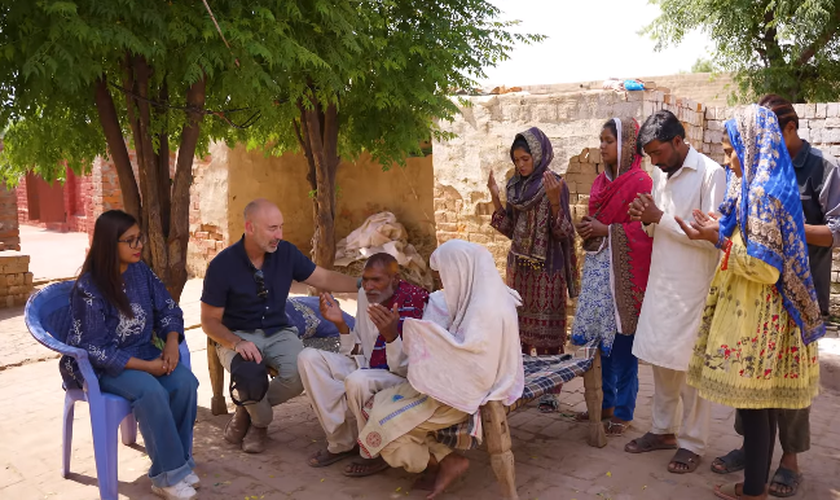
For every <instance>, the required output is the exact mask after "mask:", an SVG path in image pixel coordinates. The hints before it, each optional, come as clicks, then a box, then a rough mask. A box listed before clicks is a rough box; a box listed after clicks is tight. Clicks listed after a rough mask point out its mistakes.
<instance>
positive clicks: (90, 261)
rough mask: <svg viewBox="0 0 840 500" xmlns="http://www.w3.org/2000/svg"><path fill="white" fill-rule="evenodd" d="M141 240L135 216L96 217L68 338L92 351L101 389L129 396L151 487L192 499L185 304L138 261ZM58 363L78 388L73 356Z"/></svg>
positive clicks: (192, 394)
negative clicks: (182, 355) (182, 348)
mask: <svg viewBox="0 0 840 500" xmlns="http://www.w3.org/2000/svg"><path fill="white" fill-rule="evenodd" d="M143 243H144V239H143V234H142V233H141V232H140V228H139V227H138V225H137V221H136V220H135V219H134V217H132V216H131V215H129V214H127V213H125V212H122V211H120V210H109V211H108V212H105V213H103V214H102V215H101V216H99V218H98V219H97V220H96V226H95V227H94V232H93V243H92V244H91V248H90V251H89V252H88V254H87V258H86V259H85V263H84V265H83V266H82V272H81V275H80V276H79V279H78V281H76V286H75V287H74V288H73V291H72V293H71V296H70V307H71V311H72V318H73V326H72V329H71V331H70V334H69V335H68V337H67V343H68V344H70V345H73V346H76V347H80V348H82V349H84V350H86V351H87V352H88V355H89V357H90V362H91V364H92V365H93V368H94V370H95V371H96V374H97V376H98V377H99V386H100V387H101V389H102V391H104V392H109V393H112V394H116V395H118V396H121V397H124V398H126V399H128V400H129V401H131V406H132V408H133V410H134V415H135V417H136V418H137V422H138V424H139V426H140V433H141V434H142V435H143V440H144V441H145V443H146V451H147V452H148V454H149V458H151V460H152V466H151V468H150V469H149V477H150V478H151V480H152V491H153V492H154V493H155V494H157V495H159V496H161V497H163V498H167V499H178V500H181V499H191V498H195V496H196V491H195V488H196V487H197V486H198V481H199V479H198V476H197V475H196V474H195V473H194V472H193V468H194V467H195V462H193V459H192V456H191V451H192V432H191V430H192V427H193V424H194V423H195V415H196V389H197V388H198V380H196V378H195V376H194V375H193V374H192V372H191V371H190V370H189V369H188V368H186V367H185V366H184V365H183V364H181V363H180V359H179V351H178V346H179V343H180V342H182V341H183V339H184V319H183V314H182V312H181V309H180V308H179V307H178V305H177V304H176V303H175V301H174V300H172V297H171V296H170V295H169V292H167V290H166V287H165V286H164V285H163V283H162V282H161V281H160V280H159V279H158V277H157V276H155V274H154V272H152V270H151V269H149V267H148V266H147V265H146V264H144V263H143V262H141V260H140V259H141V254H142V250H143ZM155 336H157V339H155V338H154V337H155ZM158 345H162V346H163V347H159V346H158ZM60 367H61V370H62V374H63V375H64V376H65V380H69V381H76V382H77V383H78V384H79V385H80V386H81V384H82V383H83V381H82V377H81V375H80V374H79V373H78V370H77V368H76V366H75V361H73V359H72V358H69V357H66V356H65V358H63V359H62V360H61V363H60Z"/></svg>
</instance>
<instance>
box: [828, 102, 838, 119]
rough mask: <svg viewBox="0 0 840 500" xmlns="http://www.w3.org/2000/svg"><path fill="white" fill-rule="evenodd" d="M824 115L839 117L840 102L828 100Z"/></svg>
mask: <svg viewBox="0 0 840 500" xmlns="http://www.w3.org/2000/svg"><path fill="white" fill-rule="evenodd" d="M826 116H830V117H832V118H834V117H840V103H837V102H830V103H828V104H827V110H826Z"/></svg>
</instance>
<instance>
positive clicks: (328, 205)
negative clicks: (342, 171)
mask: <svg viewBox="0 0 840 500" xmlns="http://www.w3.org/2000/svg"><path fill="white" fill-rule="evenodd" d="M301 120H302V123H301V125H302V128H303V129H304V132H305V138H306V140H305V144H304V152H305V153H307V159H308V160H309V163H310V171H312V170H314V174H315V176H314V177H315V197H314V200H313V202H314V204H315V234H313V235H312V257H313V261H314V262H315V264H317V265H319V266H321V267H323V268H324V269H332V267H333V261H334V260H335V212H336V210H335V208H336V207H335V205H336V200H335V176H336V172H337V170H338V163H339V158H338V154H337V152H338V108H337V106H336V104H335V103H332V104H328V105H327V106H326V108H324V107H323V106H322V105H321V103H318V102H313V103H312V107H311V108H310V109H304V110H302V113H301ZM299 135H300V134H299ZM307 146H308V148H307ZM313 167H314V168H313ZM310 183H311V178H310Z"/></svg>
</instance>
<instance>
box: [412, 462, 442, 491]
mask: <svg viewBox="0 0 840 500" xmlns="http://www.w3.org/2000/svg"><path fill="white" fill-rule="evenodd" d="M439 469H440V468H439V467H438V466H437V465H434V466H429V467H428V468H426V470H424V471H423V472H421V473H420V476H418V477H417V479H416V480H415V481H414V485H413V486H412V487H411V489H413V490H420V491H434V490H435V479H437V475H438V470H439Z"/></svg>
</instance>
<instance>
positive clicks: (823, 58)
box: [644, 0, 840, 101]
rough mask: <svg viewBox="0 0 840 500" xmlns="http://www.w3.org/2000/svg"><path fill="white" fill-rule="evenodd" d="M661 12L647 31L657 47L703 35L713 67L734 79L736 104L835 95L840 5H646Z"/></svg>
mask: <svg viewBox="0 0 840 500" xmlns="http://www.w3.org/2000/svg"><path fill="white" fill-rule="evenodd" d="M651 3H654V4H656V5H659V7H660V8H661V9H662V14H661V15H660V16H659V17H658V18H657V19H656V20H654V22H653V23H652V24H651V25H650V26H648V27H647V28H645V31H644V32H646V33H648V34H650V35H651V36H652V37H653V38H654V39H655V40H657V42H658V43H657V47H658V48H662V47H665V46H669V45H675V44H679V43H680V42H681V41H682V40H683V38H684V37H685V35H686V34H687V33H689V32H691V31H693V30H695V29H700V30H702V31H703V32H705V33H706V34H708V35H709V37H710V38H711V39H712V41H713V42H714V44H715V49H714V52H713V54H711V58H712V60H713V61H714V63H715V66H719V67H720V68H721V69H723V70H725V71H730V72H732V73H733V74H734V75H735V78H736V80H737V81H738V83H739V87H740V94H739V96H738V97H739V98H740V99H741V100H742V101H750V100H753V99H755V98H756V97H757V96H760V95H761V94H764V93H767V92H776V93H779V94H782V95H784V96H786V97H787V98H789V99H791V100H793V101H803V100H808V101H834V100H837V99H838V97H840V60H839V59H840V33H838V28H840V0H651Z"/></svg>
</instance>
